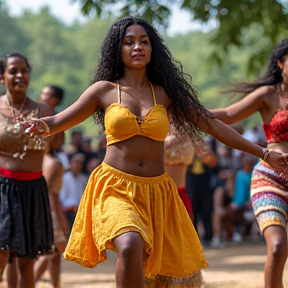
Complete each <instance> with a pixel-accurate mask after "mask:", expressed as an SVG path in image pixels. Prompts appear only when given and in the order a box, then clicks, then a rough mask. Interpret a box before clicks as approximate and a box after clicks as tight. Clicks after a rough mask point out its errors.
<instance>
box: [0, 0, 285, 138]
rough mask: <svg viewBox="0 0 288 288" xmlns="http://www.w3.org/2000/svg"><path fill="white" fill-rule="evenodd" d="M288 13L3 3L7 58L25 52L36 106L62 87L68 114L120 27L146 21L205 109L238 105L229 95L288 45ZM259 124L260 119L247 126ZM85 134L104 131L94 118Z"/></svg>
mask: <svg viewBox="0 0 288 288" xmlns="http://www.w3.org/2000/svg"><path fill="white" fill-rule="evenodd" d="M287 13H288V1H287V0H282V1H280V0H278V1H276V0H239V1H230V0H210V1H208V0H200V1H199V0H190V1H184V0H183V1H180V0H179V1H169V0H166V1H164V0H163V1H155V0H148V1H139V0H123V1H111V0H104V1H98V0H78V1H77V0H76V1H75V0H74V1H71V0H70V1H69V0H61V1H59V0H58V1H57V0H38V1H33V0H25V1H22V0H0V39H1V44H0V55H1V56H2V55H4V54H6V53H8V52H12V51H17V52H21V53H23V54H24V55H25V56H27V57H28V59H29V61H30V64H31V66H32V77H31V83H30V88H29V92H28V93H29V96H30V97H31V98H33V99H35V100H37V99H38V98H39V94H40V91H41V89H42V87H43V86H45V85H47V84H54V85H59V86H61V87H62V88H63V89H64V90H65V97H64V101H63V102H62V104H61V106H59V107H58V108H57V109H58V111H60V110H62V109H64V108H66V107H67V106H68V105H70V104H71V103H72V102H74V101H75V100H76V99H77V98H78V97H79V95H80V94H81V93H82V92H83V91H84V90H85V89H86V88H87V87H88V86H89V84H90V79H91V77H92V74H93V72H94V71H95V69H96V67H97V65H98V60H99V53H100V46H101V43H102V41H103V39H104V37H105V35H106V33H107V31H108V28H109V27H110V25H111V24H112V22H113V21H114V20H115V19H116V18H119V17H122V16H124V15H128V14H130V15H136V16H141V17H143V18H145V19H146V20H149V21H150V22H152V23H153V24H154V25H155V26H156V27H157V29H158V30H159V32H160V33H161V35H162V37H163V38H164V40H165V42H166V44H167V45H168V47H169V48H170V50H171V52H172V54H173V56H174V58H175V59H176V60H178V61H180V62H181V63H182V64H183V68H184V71H185V72H186V73H189V74H190V75H192V85H193V86H194V87H195V88H196V89H197V91H198V97H199V99H200V101H201V102H202V104H203V105H204V106H205V107H207V108H216V107H224V106H225V105H227V104H228V103H231V102H233V101H235V97H234V95H229V94H223V93H222V91H223V90H225V89H228V88H229V85H231V84H232V83H234V82H239V81H249V80H252V79H255V78H256V77H257V76H259V73H260V71H263V68H264V67H265V65H266V62H265V61H266V60H267V57H268V55H269V53H270V52H271V49H272V47H273V46H274V45H275V43H277V42H278V41H279V40H281V39H283V38H285V37H287V28H288V19H287V18H288V17H287V16H288V14H287ZM0 89H1V90H2V91H0V92H1V93H4V91H5V90H4V87H3V86H1V87H0ZM238 97H239V96H238ZM258 123H259V119H258V117H257V116H253V117H252V118H249V119H248V120H247V121H245V123H244V126H245V127H248V128H249V127H250V128H251V127H255V126H257V125H258ZM91 128H92V129H91ZM77 129H78V130H79V129H81V130H82V131H83V134H84V136H87V137H92V138H93V137H94V138H95V139H98V140H99V137H98V136H97V135H99V131H100V130H101V129H102V128H101V127H97V126H96V128H95V124H94V121H93V118H92V117H91V118H90V119H88V120H86V121H85V122H84V123H82V124H81V125H80V126H79V127H77ZM70 133H71V132H69V131H68V133H67V137H66V140H69V138H70ZM98 140H96V141H98Z"/></svg>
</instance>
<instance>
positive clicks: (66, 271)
mask: <svg viewBox="0 0 288 288" xmlns="http://www.w3.org/2000/svg"><path fill="white" fill-rule="evenodd" d="M204 254H205V256H206V258H207V260H208V262H209V268H206V269H204V270H203V276H204V285H203V288H220V287H221V288H228V287H229V288H230V287H233V288H263V277H264V276H263V269H264V262H265V259H266V246H265V243H264V242H263V241H259V242H257V243H252V242H245V243H240V244H234V243H233V244H230V245H228V246H226V247H225V248H221V249H215V248H204ZM115 263H116V253H114V252H111V251H108V259H107V261H105V262H104V263H102V264H100V265H98V266H97V267H95V268H92V269H89V268H84V267H82V266H80V265H78V264H75V263H72V262H70V261H67V260H65V259H63V260H62V281H61V282H62V287H63V288H84V287H85V288H92V287H93V288H100V287H101V288H115V280H114V270H115ZM48 278H49V277H48V275H47V274H45V275H44V277H43V279H42V281H41V283H40V285H38V287H37V288H50V287H51V286H50V284H49V281H48ZM284 285H285V287H288V265H286V267H285V272H284ZM4 287H5V288H6V287H7V285H6V282H5V281H3V282H2V284H0V288H4ZM135 288H136V287H135Z"/></svg>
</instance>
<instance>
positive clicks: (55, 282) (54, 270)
mask: <svg viewBox="0 0 288 288" xmlns="http://www.w3.org/2000/svg"><path fill="white" fill-rule="evenodd" d="M48 270H49V274H50V277H51V282H52V287H53V288H60V270H61V255H60V254H59V253H57V252H55V253H54V254H53V255H51V256H49V260H48Z"/></svg>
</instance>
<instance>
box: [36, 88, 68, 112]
mask: <svg viewBox="0 0 288 288" xmlns="http://www.w3.org/2000/svg"><path fill="white" fill-rule="evenodd" d="M63 97H64V90H63V89H62V88H61V87H59V86H55V85H46V86H44V87H43V89H42V91H41V94H40V102H44V103H46V104H47V105H49V106H51V107H52V108H53V109H54V110H55V108H56V107H57V106H59V105H60V104H61V103H62V100H63Z"/></svg>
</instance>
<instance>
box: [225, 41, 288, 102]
mask: <svg viewBox="0 0 288 288" xmlns="http://www.w3.org/2000/svg"><path fill="white" fill-rule="evenodd" d="M286 55H288V39H284V40H282V41H281V42H279V43H278V44H277V45H276V46H275V47H274V49H273V51H272V53H271V55H270V57H269V61H268V65H267V68H266V71H265V72H264V74H263V76H261V77H259V78H258V79H257V80H256V81H254V82H253V83H245V82H242V83H239V84H236V85H235V86H234V87H233V88H232V89H231V90H229V91H231V92H237V93H245V94H248V93H250V92H253V91H254V90H256V89H257V88H259V87H261V86H266V85H274V86H275V88H276V89H277V91H278V92H279V94H280V95H281V96H282V97H286V98H288V95H287V92H286V93H285V91H283V89H282V87H281V84H282V82H283V76H282V70H281V69H280V67H279V66H278V64H277V60H279V61H280V62H282V63H283V62H284V57H285V56H286Z"/></svg>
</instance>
